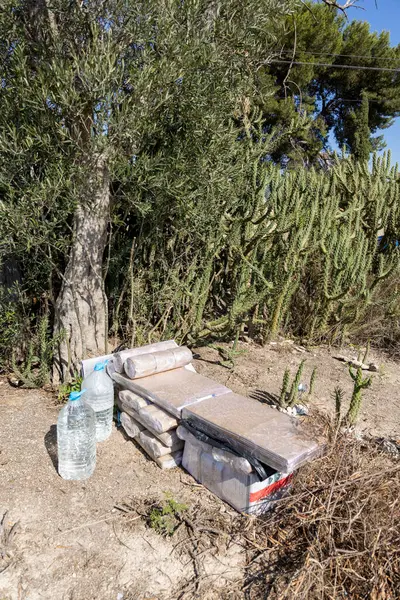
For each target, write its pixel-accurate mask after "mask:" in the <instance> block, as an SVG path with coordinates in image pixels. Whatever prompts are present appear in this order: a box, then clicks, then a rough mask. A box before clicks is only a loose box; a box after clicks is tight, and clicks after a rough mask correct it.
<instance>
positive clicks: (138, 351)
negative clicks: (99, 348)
mask: <svg viewBox="0 0 400 600" xmlns="http://www.w3.org/2000/svg"><path fill="white" fill-rule="evenodd" d="M177 347H178V344H177V343H176V342H175V340H166V341H165V342H156V343H155V344H147V345H146V346H139V347H138V348H129V349H128V350H121V352H116V353H115V354H113V355H112V356H113V358H114V366H115V371H116V372H117V373H123V371H124V362H125V361H126V359H127V358H129V357H132V356H140V355H142V354H147V353H148V352H159V351H160V350H168V349H170V348H177Z"/></svg>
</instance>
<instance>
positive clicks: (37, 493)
mask: <svg viewBox="0 0 400 600" xmlns="http://www.w3.org/2000/svg"><path fill="white" fill-rule="evenodd" d="M241 350H243V354H241V355H240V356H239V357H238V358H237V359H236V360H235V367H234V369H233V370H228V369H226V368H224V367H222V366H220V365H219V364H218V360H219V354H218V352H217V351H216V350H214V349H211V348H203V349H199V350H198V351H197V352H198V356H199V359H197V360H196V361H195V363H196V368H197V370H198V371H199V372H201V373H203V374H205V375H209V376H211V377H214V378H215V379H217V380H218V381H220V382H222V383H225V384H226V385H228V386H229V387H231V388H232V389H233V390H234V391H236V392H240V393H243V394H248V395H250V396H254V397H256V398H258V399H259V400H261V401H265V400H266V398H267V395H268V393H277V392H278V391H279V387H280V384H281V380H282V374H283V371H284V369H285V368H286V367H289V368H290V369H291V370H292V372H293V373H294V372H295V370H296V366H297V365H298V364H299V362H300V361H301V360H302V359H304V358H306V359H307V363H306V372H305V375H306V376H305V381H307V378H308V377H309V373H311V370H312V368H313V366H317V367H318V377H317V383H316V393H315V397H314V399H313V400H312V403H313V404H315V405H317V406H318V407H319V408H323V409H326V410H328V411H329V410H332V407H333V400H332V399H331V393H332V391H333V389H334V388H335V386H336V385H340V386H341V387H342V388H343V389H344V390H345V391H346V393H347V397H348V396H349V393H350V390H351V380H350V378H349V376H348V373H347V369H346V366H345V365H344V364H343V363H340V362H337V361H336V360H334V359H333V358H332V353H331V352H330V351H329V350H328V349H318V350H315V351H310V352H301V351H299V350H296V349H295V347H294V345H293V344H275V345H269V346H267V347H265V348H260V347H256V346H253V345H251V344H242V345H241ZM351 352H352V351H351V350H348V353H350V354H351ZM353 354H354V351H353ZM371 359H374V360H375V361H376V362H378V363H379V364H380V365H381V366H380V372H379V373H378V374H376V375H375V376H374V382H373V385H372V387H371V388H370V389H368V390H367V391H366V392H365V395H364V396H365V397H364V404H363V409H362V413H361V417H360V425H359V427H360V429H361V430H362V431H364V432H367V433H369V434H371V435H375V436H384V437H394V438H399V437H400V395H399V392H398V390H399V384H400V371H399V367H398V365H397V364H396V363H394V362H391V361H389V360H388V359H387V358H384V357H383V356H382V355H378V354H375V355H374V353H372V356H371ZM58 410H59V407H57V406H55V405H54V397H53V396H52V395H51V394H50V393H45V392H41V391H36V390H21V389H15V388H12V387H10V386H9V385H8V383H7V382H6V381H5V380H4V381H2V382H1V383H0V519H1V516H2V515H3V513H4V512H5V511H8V515H7V523H8V525H9V526H10V525H12V523H15V522H17V521H18V522H19V525H18V529H17V533H16V535H15V538H14V542H13V545H12V544H10V547H9V550H10V554H11V556H12V559H13V560H12V561H11V564H10V566H9V567H8V568H7V569H6V570H5V571H3V572H2V573H0V600H39V599H42V600H53V599H54V600H59V599H60V600H64V599H65V600H92V599H93V600H103V599H104V600H106V599H107V600H129V599H133V598H135V599H136V600H142V599H155V598H157V599H160V600H161V599H164V598H171V599H172V598H177V597H178V592H177V590H179V589H180V588H181V587H182V586H183V585H184V584H185V582H187V581H188V580H190V579H191V578H193V569H194V567H193V564H192V561H191V560H190V557H189V558H188V556H187V554H185V553H184V552H177V551H176V550H175V549H174V547H175V544H176V541H175V540H174V539H173V538H172V539H166V538H162V537H160V536H159V535H158V534H157V533H156V532H154V531H153V530H152V529H150V528H149V527H148V526H147V525H146V523H145V522H144V520H143V519H142V518H140V517H138V516H137V514H136V513H132V514H131V515H129V514H128V515H126V514H125V515H124V514H121V512H120V511H119V510H117V509H116V508H115V507H116V506H117V505H120V504H121V503H122V502H124V501H128V502H130V501H132V502H138V501H143V502H153V501H156V500H160V499H161V498H162V497H163V494H164V492H166V491H169V492H171V494H172V495H173V497H174V498H175V499H176V500H179V501H180V502H185V503H186V504H187V505H188V506H190V507H195V506H197V507H202V508H204V507H206V508H207V510H211V511H214V512H215V513H221V514H225V515H230V518H232V519H233V518H235V513H234V511H232V510H231V509H230V508H229V507H227V506H226V505H224V504H223V503H222V502H220V501H219V500H218V499H216V498H214V497H213V496H212V495H211V494H210V493H209V492H208V491H207V490H205V489H204V488H202V487H201V486H197V485H194V481H193V479H192V478H191V477H190V476H189V475H188V474H186V473H184V472H183V471H182V470H181V469H175V470H173V471H164V472H163V471H161V470H160V469H159V468H158V467H157V466H156V465H155V464H154V463H153V462H151V461H150V460H148V459H147V458H146V457H145V455H144V454H143V453H142V452H141V450H140V449H139V448H138V447H136V445H135V444H134V443H132V442H131V441H130V440H128V439H127V438H126V437H125V436H124V434H123V433H122V432H121V430H117V429H116V428H114V429H113V432H112V436H111V438H110V439H109V440H108V441H107V442H104V443H103V444H101V445H99V449H98V459H97V467H96V471H95V474H94V475H93V477H92V478H91V479H90V480H88V481H87V482H83V483H82V482H81V483H79V482H67V481H63V480H62V479H61V478H60V477H59V476H58V474H57V471H56V468H55V464H56V455H55V423H56V420H57V413H58ZM1 549H2V548H1V539H0V551H1ZM0 554H1V552H0ZM0 558H1V557H0ZM206 558H207V560H206V564H205V567H204V568H205V576H206V579H207V578H208V582H209V584H210V585H209V587H210V589H212V590H213V594H214V595H213V597H214V598H218V597H220V594H219V592H218V590H222V589H223V587H224V581H232V580H235V579H236V578H238V577H240V574H241V569H242V568H243V566H244V564H245V556H244V555H243V553H242V551H241V549H240V547H239V546H235V545H234V544H233V545H231V546H229V547H228V548H224V549H223V550H221V552H220V553H217V554H216V555H215V556H214V555H211V554H210V556H208V557H206ZM207 593H208V594H209V592H205V593H204V595H202V596H201V597H202V598H206V597H210V596H207ZM221 595H222V592H221ZM196 597H200V596H196Z"/></svg>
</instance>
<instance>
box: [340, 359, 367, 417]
mask: <svg viewBox="0 0 400 600" xmlns="http://www.w3.org/2000/svg"><path fill="white" fill-rule="evenodd" d="M349 373H350V377H351V378H352V380H353V381H354V386H353V393H352V396H351V400H350V407H349V410H348V412H347V415H346V417H345V418H344V424H345V425H349V426H352V425H354V424H355V422H356V421H357V417H358V414H359V412H360V408H361V400H362V390H363V389H366V388H368V387H370V385H371V383H372V377H366V378H365V379H363V372H362V369H361V367H359V368H358V369H357V371H356V372H355V373H354V371H353V369H352V367H351V365H349Z"/></svg>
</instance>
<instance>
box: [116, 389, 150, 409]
mask: <svg viewBox="0 0 400 600" xmlns="http://www.w3.org/2000/svg"><path fill="white" fill-rule="evenodd" d="M119 398H120V400H121V401H122V402H125V404H127V405H128V406H130V407H131V408H132V409H133V410H137V411H139V410H140V409H141V408H144V407H145V406H148V405H149V404H150V401H149V400H146V399H145V398H142V397H141V396H139V395H138V394H135V392H131V391H130V390H121V391H120V392H119Z"/></svg>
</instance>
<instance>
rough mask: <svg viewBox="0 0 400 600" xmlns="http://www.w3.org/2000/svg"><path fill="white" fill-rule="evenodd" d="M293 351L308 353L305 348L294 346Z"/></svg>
mask: <svg viewBox="0 0 400 600" xmlns="http://www.w3.org/2000/svg"><path fill="white" fill-rule="evenodd" d="M293 349H294V350H296V351H297V352H301V353H303V354H304V353H305V352H307V350H306V349H305V348H303V346H293Z"/></svg>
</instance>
